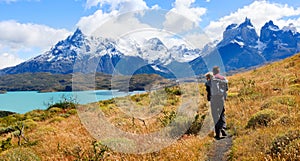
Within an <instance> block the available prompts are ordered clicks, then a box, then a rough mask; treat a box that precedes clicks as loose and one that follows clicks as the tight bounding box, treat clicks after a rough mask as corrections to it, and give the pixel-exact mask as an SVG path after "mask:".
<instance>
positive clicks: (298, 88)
mask: <svg viewBox="0 0 300 161" xmlns="http://www.w3.org/2000/svg"><path fill="white" fill-rule="evenodd" d="M289 94H291V95H298V96H299V95H300V84H293V85H291V86H289Z"/></svg>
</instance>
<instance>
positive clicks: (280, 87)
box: [226, 54, 300, 160]
mask: <svg viewBox="0 0 300 161" xmlns="http://www.w3.org/2000/svg"><path fill="white" fill-rule="evenodd" d="M299 70H300V54H297V55H295V56H293V57H291V58H288V59H286V60H283V61H279V62H275V63H272V64H269V65H266V66H264V67H261V68H257V69H254V70H251V71H248V72H245V73H240V74H236V75H234V76H231V77H228V79H229V81H230V88H229V99H228V101H227V108H226V109H227V111H226V114H227V121H228V125H229V128H230V129H231V132H232V133H233V134H234V142H233V148H232V153H231V159H232V160H282V159H286V160H300V151H299V150H298V151H297V150H289V149H288V148H290V149H295V148H297V147H296V146H297V145H299V144H296V143H297V142H298V143H299V140H300V136H299V137H296V138H294V139H290V140H289V142H288V145H286V146H283V147H280V148H282V150H281V151H280V152H278V151H277V152H276V153H274V152H273V151H272V147H276V146H277V145H274V142H275V140H276V138H278V137H280V136H285V135H287V133H288V131H295V130H299V129H300V122H299V120H300V115H299V114H300V106H299V105H300V93H299V91H300V88H299V87H300V86H299V85H300V72H299ZM266 110H269V111H270V110H272V111H273V114H270V113H267V112H265V114H262V113H263V112H262V111H266ZM250 120H252V121H253V120H256V122H257V125H255V128H247V124H249V121H250ZM273 149H274V148H273ZM298 149H299V148H298Z"/></svg>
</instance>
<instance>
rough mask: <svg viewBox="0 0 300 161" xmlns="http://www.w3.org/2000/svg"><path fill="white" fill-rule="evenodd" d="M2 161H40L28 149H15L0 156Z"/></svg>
mask: <svg viewBox="0 0 300 161" xmlns="http://www.w3.org/2000/svg"><path fill="white" fill-rule="evenodd" d="M0 160H3V161H40V160H41V159H40V158H39V157H38V156H37V155H36V154H34V152H33V151H32V150H30V149H29V148H15V149H11V150H9V151H7V152H6V153H5V154H3V155H2V156H0Z"/></svg>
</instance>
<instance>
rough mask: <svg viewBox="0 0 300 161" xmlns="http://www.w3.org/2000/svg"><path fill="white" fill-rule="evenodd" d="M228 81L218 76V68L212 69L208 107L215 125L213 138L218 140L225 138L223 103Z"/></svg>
mask: <svg viewBox="0 0 300 161" xmlns="http://www.w3.org/2000/svg"><path fill="white" fill-rule="evenodd" d="M227 91H228V80H227V79H226V78H225V77H224V76H222V75H221V74H220V68H219V67H218V66H215V67H213V77H212V78H211V80H210V105H211V111H212V116H213V120H214V124H215V138H216V139H220V138H221V136H220V135H221V133H222V136H227V134H226V131H225V128H226V119H225V114H224V112H225V107H224V103H225V100H226V97H227Z"/></svg>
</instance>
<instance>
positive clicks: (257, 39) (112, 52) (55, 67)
mask: <svg viewBox="0 0 300 161" xmlns="http://www.w3.org/2000/svg"><path fill="white" fill-rule="evenodd" d="M118 43H119V42H117V41H115V40H112V39H108V38H102V37H92V36H91V37H88V36H86V35H84V33H82V31H81V30H80V29H79V28H78V29H76V31H75V32H74V33H73V34H72V35H70V36H69V37H67V38H66V39H65V40H61V41H59V42H58V43H57V44H55V45H54V46H53V47H52V48H51V49H50V50H49V51H47V52H45V53H44V54H42V55H38V56H36V57H34V58H32V59H30V60H28V61H25V62H23V63H21V64H19V65H16V66H14V67H8V68H4V69H2V70H0V74H2V75H3V74H17V73H25V72H30V73H35V72H50V73H53V74H69V73H73V72H83V73H93V72H102V73H105V74H113V73H114V72H116V71H117V72H118V70H120V71H119V72H118V73H119V74H125V75H128V74H133V73H136V74H140V73H144V74H159V75H161V76H163V77H166V78H174V77H176V76H174V70H175V68H172V67H174V64H178V65H179V64H180V65H182V64H188V65H189V66H190V67H191V68H192V70H193V71H194V74H190V75H186V76H193V75H198V74H204V73H205V72H207V71H208V69H207V68H208V67H207V64H208V62H207V60H211V59H214V58H213V56H214V55H216V54H217V55H220V57H221V59H222V62H223V64H224V67H225V70H226V71H232V70H239V69H241V68H246V69H247V68H251V67H253V66H258V65H263V64H265V63H266V62H272V61H277V60H280V59H283V58H286V57H289V56H291V55H293V54H295V53H297V52H299V51H300V33H298V32H297V31H296V30H295V28H294V27H293V25H292V24H289V26H285V27H283V28H282V29H280V28H279V27H278V26H276V25H275V24H274V23H273V21H272V20H270V21H268V22H266V23H265V25H264V26H263V27H262V28H261V30H260V36H258V34H257V33H256V31H255V27H254V26H253V24H252V23H251V20H250V19H248V18H247V17H246V18H245V21H244V22H243V23H241V24H231V25H228V26H227V27H226V29H225V31H224V32H223V39H222V40H221V41H220V42H219V43H216V44H215V45H214V46H211V43H210V44H207V45H206V46H205V47H204V48H203V49H199V48H195V49H189V48H187V47H186V46H185V45H179V46H172V47H170V48H167V47H166V46H165V45H164V43H163V42H162V41H161V40H160V39H159V38H157V37H153V38H151V39H149V40H147V41H145V42H144V44H138V43H137V42H134V41H133V42H130V43H131V44H130V45H129V47H128V48H129V49H128V48H127V49H126V47H125V48H120V46H119V44H118ZM127 43H128V42H127ZM120 61H123V62H124V63H125V64H126V63H127V64H131V65H132V64H137V65H135V66H134V69H130V68H131V67H130V66H128V67H126V66H122V68H124V69H116V66H117V65H118V63H119V62H120ZM170 64H172V65H170ZM132 70H134V71H132ZM175 73H176V71H175ZM175 75H176V74H175Z"/></svg>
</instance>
